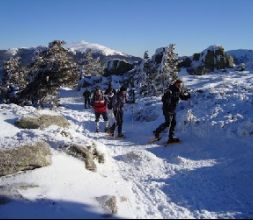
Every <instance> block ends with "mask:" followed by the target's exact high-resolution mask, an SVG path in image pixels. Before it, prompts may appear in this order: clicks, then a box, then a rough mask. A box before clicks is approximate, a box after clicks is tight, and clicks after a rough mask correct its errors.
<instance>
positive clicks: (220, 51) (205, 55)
mask: <svg viewBox="0 0 253 220" xmlns="http://www.w3.org/2000/svg"><path fill="white" fill-rule="evenodd" d="M184 60H185V59H184ZM189 63H190V62H189V60H187V63H186V64H189ZM183 64H184V63H183ZM183 64H182V66H183V67H186V68H187V70H188V72H189V73H190V74H196V75H203V74H206V73H208V72H212V71H214V70H220V69H226V68H232V67H234V60H233V57H232V56H230V55H229V54H227V53H225V51H224V48H223V47H221V46H210V47H209V48H207V49H206V50H204V51H202V52H201V53H195V54H193V56H192V64H191V66H186V64H185V65H183Z"/></svg>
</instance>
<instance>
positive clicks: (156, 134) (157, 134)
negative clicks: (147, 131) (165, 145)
mask: <svg viewBox="0 0 253 220" xmlns="http://www.w3.org/2000/svg"><path fill="white" fill-rule="evenodd" d="M153 134H154V136H155V138H154V139H156V140H160V139H161V137H160V134H159V133H158V132H157V131H153Z"/></svg>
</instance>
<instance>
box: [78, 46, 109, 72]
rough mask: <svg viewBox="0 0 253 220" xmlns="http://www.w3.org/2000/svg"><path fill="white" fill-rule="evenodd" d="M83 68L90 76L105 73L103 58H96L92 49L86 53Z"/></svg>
mask: <svg viewBox="0 0 253 220" xmlns="http://www.w3.org/2000/svg"><path fill="white" fill-rule="evenodd" d="M83 69H84V75H88V76H97V75H103V73H104V67H103V64H102V62H101V60H100V59H99V58H97V59H94V58H93V56H92V52H91V50H89V51H88V52H87V53H86V56H85V60H84V64H83Z"/></svg>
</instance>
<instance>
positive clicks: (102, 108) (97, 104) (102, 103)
mask: <svg viewBox="0 0 253 220" xmlns="http://www.w3.org/2000/svg"><path fill="white" fill-rule="evenodd" d="M91 105H92V107H93V109H94V111H95V117H96V120H95V121H96V132H99V119H100V116H101V115H102V116H103V119H104V121H105V132H108V130H109V128H108V127H109V123H108V115H107V106H106V105H107V103H106V99H105V97H104V95H103V93H102V91H101V90H100V89H96V90H95V92H94V96H93V99H92V103H91Z"/></svg>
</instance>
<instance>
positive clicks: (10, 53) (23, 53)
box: [0, 41, 141, 76]
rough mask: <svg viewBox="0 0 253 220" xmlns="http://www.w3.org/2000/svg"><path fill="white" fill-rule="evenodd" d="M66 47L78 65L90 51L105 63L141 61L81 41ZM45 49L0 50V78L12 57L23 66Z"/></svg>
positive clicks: (39, 47)
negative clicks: (4, 66)
mask: <svg viewBox="0 0 253 220" xmlns="http://www.w3.org/2000/svg"><path fill="white" fill-rule="evenodd" d="M64 47H65V48H66V49H68V50H69V51H70V53H72V54H73V56H74V58H75V60H76V62H77V63H78V62H79V61H81V60H82V59H83V58H84V56H85V54H86V53H87V52H88V51H89V50H91V53H92V55H93V56H94V57H95V58H98V57H99V58H100V59H101V61H102V62H104V63H107V62H108V61H112V60H118V62H120V61H121V60H123V61H124V62H126V63H130V64H131V65H132V64H133V63H135V62H139V61H140V60H141V58H139V57H135V56H131V55H128V54H126V53H123V52H120V51H116V50H113V49H111V48H108V47H105V46H103V45H100V44H96V43H89V42H86V41H81V42H78V43H66V44H65V45H64ZM45 48H46V47H42V46H38V47H31V48H13V49H8V50H0V76H1V70H2V66H3V63H4V62H5V61H7V60H9V59H10V58H11V57H20V58H21V62H22V64H24V65H27V64H29V63H31V62H32V60H33V58H34V57H35V55H36V54H37V53H38V52H40V51H42V50H44V49H45Z"/></svg>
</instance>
